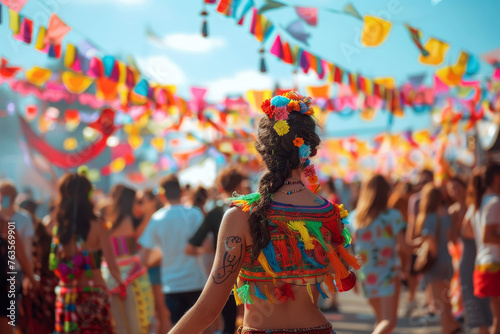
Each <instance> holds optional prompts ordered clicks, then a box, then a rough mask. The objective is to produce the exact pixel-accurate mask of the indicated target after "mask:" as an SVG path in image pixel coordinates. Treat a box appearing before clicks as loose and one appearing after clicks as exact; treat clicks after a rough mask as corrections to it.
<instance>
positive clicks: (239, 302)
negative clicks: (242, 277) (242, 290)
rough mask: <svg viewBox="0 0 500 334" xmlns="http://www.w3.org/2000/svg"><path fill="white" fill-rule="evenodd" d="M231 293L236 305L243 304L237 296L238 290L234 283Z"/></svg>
mask: <svg viewBox="0 0 500 334" xmlns="http://www.w3.org/2000/svg"><path fill="white" fill-rule="evenodd" d="M233 295H234V300H235V301H236V305H241V304H243V303H242V302H241V299H240V296H238V290H237V287H236V285H235V286H234V287H233Z"/></svg>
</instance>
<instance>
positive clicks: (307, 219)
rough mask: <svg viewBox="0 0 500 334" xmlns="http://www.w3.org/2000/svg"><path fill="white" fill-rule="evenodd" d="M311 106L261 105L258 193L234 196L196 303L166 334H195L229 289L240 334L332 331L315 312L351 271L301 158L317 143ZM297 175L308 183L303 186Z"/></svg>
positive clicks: (341, 237)
mask: <svg viewBox="0 0 500 334" xmlns="http://www.w3.org/2000/svg"><path fill="white" fill-rule="evenodd" d="M310 104H311V100H310V98H308V97H304V96H301V95H299V94H298V93H296V92H288V93H285V94H283V95H281V96H275V97H273V98H272V99H270V100H266V101H265V102H264V103H263V104H262V110H263V111H264V113H265V114H266V116H263V118H262V119H261V120H260V122H259V130H258V138H257V141H256V143H255V147H256V149H257V151H258V152H259V154H260V155H261V156H262V159H263V162H264V164H265V167H266V171H265V173H264V174H263V175H262V178H261V179H260V183H259V192H258V193H255V194H249V195H244V196H235V197H234V198H232V199H231V200H232V201H233V206H236V207H234V208H232V209H230V210H229V211H227V212H226V214H225V215H224V218H223V221H222V225H221V228H220V232H219V238H218V246H217V254H216V257H215V263H214V266H213V269H212V273H211V276H210V278H209V279H208V282H207V284H206V286H205V289H204V290H203V292H202V294H201V296H200V298H199V299H198V301H197V303H196V304H195V306H193V308H191V310H189V311H188V313H186V315H185V316H184V317H183V318H182V319H181V320H180V321H179V322H178V323H177V325H176V326H175V327H174V329H173V330H172V332H171V333H173V334H180V333H193V334H194V333H200V332H202V331H203V330H204V329H205V328H206V327H207V326H208V325H209V324H210V323H212V322H213V321H214V319H215V318H216V317H217V316H218V315H219V313H220V311H221V310H222V308H223V306H224V304H225V303H226V300H227V298H228V297H229V294H230V292H231V290H233V291H234V296H235V299H236V302H237V303H244V304H245V314H244V319H243V327H241V328H240V329H239V333H242V334H256V333H308V334H317V333H319V334H330V333H334V332H333V330H332V326H331V324H330V323H329V321H328V320H327V319H326V318H325V316H324V315H323V314H322V313H321V311H320V310H319V308H318V305H317V302H318V298H319V296H320V295H322V296H324V291H323V287H322V284H321V283H322V282H325V283H326V286H327V287H328V288H329V289H332V290H334V289H335V284H334V281H335V282H336V286H337V287H338V288H339V290H341V291H346V290H349V289H351V288H352V287H353V286H354V283H355V280H356V279H355V277H356V276H355V275H354V273H352V272H349V271H348V270H347V269H346V268H345V267H344V265H343V264H342V260H341V259H344V260H345V261H346V262H347V263H349V264H350V265H352V266H353V267H354V268H356V269H357V268H359V264H358V262H357V260H356V258H354V257H353V256H352V255H350V254H349V253H348V252H347V251H346V249H345V247H347V245H348V244H349V241H350V239H351V237H350V235H349V234H348V231H347V229H344V226H343V223H342V218H345V217H346V216H347V212H346V211H345V210H344V209H343V207H342V206H336V205H334V204H332V203H331V202H329V201H327V200H325V199H324V198H321V197H319V196H317V195H316V194H315V191H317V190H318V178H317V176H316V175H315V171H314V165H312V164H311V162H310V160H309V158H310V157H313V156H314V155H316V152H317V147H318V145H319V143H320V139H319V136H318V135H317V134H316V132H315V130H316V122H315V120H314V118H313V117H312V114H313V110H312V109H311V108H310ZM302 176H304V177H305V178H306V179H307V180H308V183H309V185H310V186H309V188H310V189H311V190H309V189H307V188H306V186H305V183H304V181H303V180H302Z"/></svg>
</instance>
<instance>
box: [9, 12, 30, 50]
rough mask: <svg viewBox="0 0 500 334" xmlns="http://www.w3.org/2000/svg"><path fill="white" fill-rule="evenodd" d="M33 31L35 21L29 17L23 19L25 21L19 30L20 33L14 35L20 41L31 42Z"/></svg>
mask: <svg viewBox="0 0 500 334" xmlns="http://www.w3.org/2000/svg"><path fill="white" fill-rule="evenodd" d="M32 33H33V21H31V20H30V19H28V18H24V19H23V23H22V24H21V29H20V30H19V34H17V35H14V36H13V37H14V38H15V39H17V40H19V41H22V42H24V43H27V44H30V43H31V38H32Z"/></svg>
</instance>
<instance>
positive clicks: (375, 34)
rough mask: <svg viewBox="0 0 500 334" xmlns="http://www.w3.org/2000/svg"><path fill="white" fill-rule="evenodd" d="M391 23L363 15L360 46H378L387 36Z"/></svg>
mask: <svg viewBox="0 0 500 334" xmlns="http://www.w3.org/2000/svg"><path fill="white" fill-rule="evenodd" d="M391 27H392V23H391V22H389V21H386V20H384V19H381V18H379V17H375V16H370V15H365V18H364V25H363V32H362V33H361V44H362V45H363V46H365V47H377V46H380V45H381V44H382V43H383V42H384V41H385V40H386V39H387V36H389V32H390V31H391Z"/></svg>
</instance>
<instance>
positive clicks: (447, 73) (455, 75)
mask: <svg viewBox="0 0 500 334" xmlns="http://www.w3.org/2000/svg"><path fill="white" fill-rule="evenodd" d="M436 76H437V77H439V79H441V81H442V82H443V83H444V84H446V85H448V86H457V85H460V83H461V82H462V74H461V73H459V72H457V71H456V69H455V66H446V67H444V68H441V69H439V70H437V71H436Z"/></svg>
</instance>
